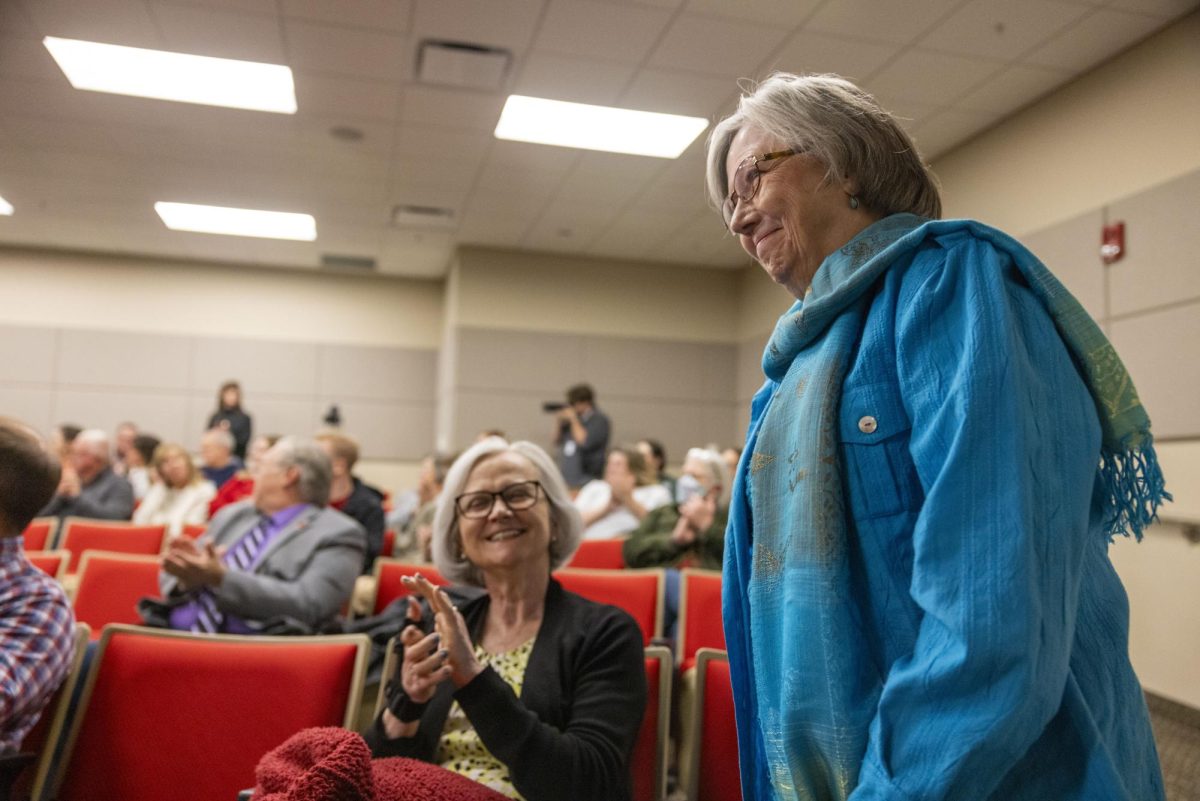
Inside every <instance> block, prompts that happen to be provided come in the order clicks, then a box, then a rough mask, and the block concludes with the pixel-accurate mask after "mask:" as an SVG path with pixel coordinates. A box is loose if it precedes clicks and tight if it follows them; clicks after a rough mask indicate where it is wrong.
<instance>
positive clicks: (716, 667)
mask: <svg viewBox="0 0 1200 801" xmlns="http://www.w3.org/2000/svg"><path fill="white" fill-rule="evenodd" d="M696 676H697V684H696V699H697V700H696V713H695V715H694V716H693V719H692V737H693V742H695V743H697V744H698V746H697V747H696V748H694V749H692V758H691V760H690V762H691V764H690V765H687V766H684V769H685V770H689V771H690V774H691V781H690V782H689V783H688V787H689V788H690V789H689V793H688V799H689V801H736V799H740V798H741V797H742V785H741V777H740V774H739V773H738V748H737V726H736V724H735V723H734V719H733V687H732V686H731V685H730V683H729V657H728V655H727V654H726V653H725V652H724V651H718V650H715V649H713V648H701V649H700V650H699V651H698V652H697V653H696Z"/></svg>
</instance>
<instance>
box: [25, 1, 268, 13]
mask: <svg viewBox="0 0 1200 801" xmlns="http://www.w3.org/2000/svg"><path fill="white" fill-rule="evenodd" d="M36 1H37V0H33V2H36ZM186 2H189V3H191V4H192V5H197V6H203V7H205V8H215V9H221V10H224V11H237V12H240V13H243V14H262V15H264V16H268V17H274V16H277V15H278V13H279V8H278V4H277V2H276V0H186Z"/></svg>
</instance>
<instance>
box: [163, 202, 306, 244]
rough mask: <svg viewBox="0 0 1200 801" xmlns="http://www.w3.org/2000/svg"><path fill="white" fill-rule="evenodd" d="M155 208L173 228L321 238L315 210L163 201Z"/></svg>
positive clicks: (178, 229)
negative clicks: (305, 211)
mask: <svg viewBox="0 0 1200 801" xmlns="http://www.w3.org/2000/svg"><path fill="white" fill-rule="evenodd" d="M154 210H155V211H156V212H158V216H159V217H161V218H162V221H163V223H164V224H166V226H167V227H168V228H170V229H171V230H172V231H195V232H197V233H201V234H226V235H228V236H256V237H261V238H264V239H297V240H300V241H303V242H311V241H313V240H314V239H316V238H317V221H316V220H314V219H313V216H312V215H311V214H295V213H293V212H289V211H260V210H258V209H234V208H228V207H226V206H201V205H197V204H195V203H164V202H161V201H160V202H158V203H155V204H154Z"/></svg>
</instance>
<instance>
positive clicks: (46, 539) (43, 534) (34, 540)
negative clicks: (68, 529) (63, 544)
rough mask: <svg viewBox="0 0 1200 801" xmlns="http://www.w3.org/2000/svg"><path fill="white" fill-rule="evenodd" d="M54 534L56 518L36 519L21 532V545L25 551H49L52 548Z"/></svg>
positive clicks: (55, 531)
mask: <svg viewBox="0 0 1200 801" xmlns="http://www.w3.org/2000/svg"><path fill="white" fill-rule="evenodd" d="M56 533H58V518H57V517H39V518H36V519H35V520H33V521H32V522H31V523H30V524H29V525H28V526H26V527H25V531H24V532H22V534H21V539H22V545H23V547H24V548H25V550H27V551H45V550H49V549H51V548H53V547H54V535H55V534H56Z"/></svg>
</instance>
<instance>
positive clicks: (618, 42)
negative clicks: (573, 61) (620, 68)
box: [533, 0, 671, 64]
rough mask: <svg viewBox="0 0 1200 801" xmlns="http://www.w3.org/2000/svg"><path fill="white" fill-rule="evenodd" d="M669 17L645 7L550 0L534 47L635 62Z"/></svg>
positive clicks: (640, 58) (583, 0)
mask: <svg viewBox="0 0 1200 801" xmlns="http://www.w3.org/2000/svg"><path fill="white" fill-rule="evenodd" d="M670 19H671V14H670V12H668V11H666V10H663V9H655V8H647V7H645V6H631V5H616V4H613V3H602V2H592V1H591V0H551V3H550V7H549V9H548V11H547V12H546V17H545V19H544V20H543V21H542V26H541V29H540V31H539V32H538V37H537V39H536V40H535V41H534V44H533V48H534V50H541V51H547V52H555V53H567V54H570V55H572V56H583V57H591V58H597V59H606V60H609V61H624V62H629V63H634V64H636V63H638V62H640V61H641V60H642V59H643V58H645V56H646V54H647V53H648V52H649V51H650V48H651V47H652V46H653V45H654V43H655V42H656V41H658V37H659V36H660V35H661V34H662V31H663V29H664V28H666V26H667V23H668V22H669V21H670Z"/></svg>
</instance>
